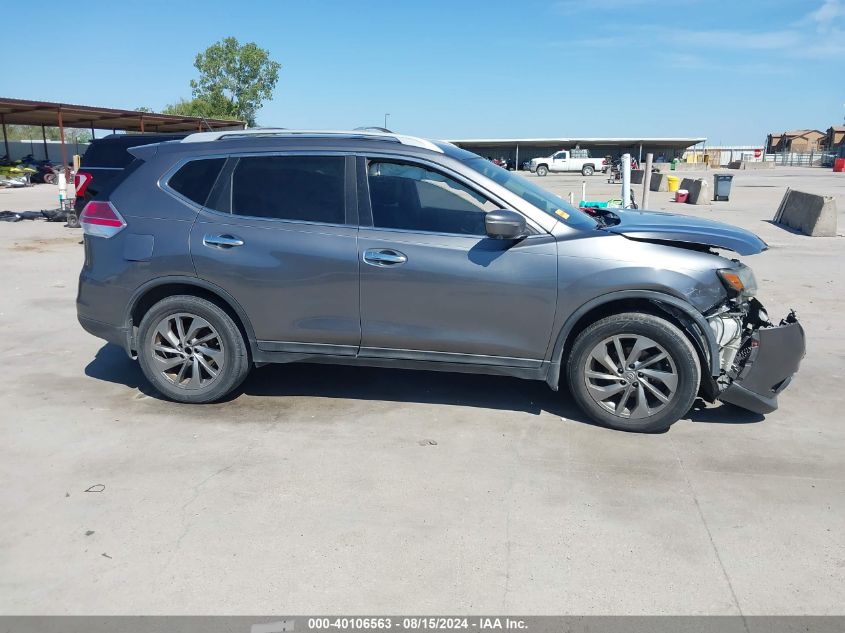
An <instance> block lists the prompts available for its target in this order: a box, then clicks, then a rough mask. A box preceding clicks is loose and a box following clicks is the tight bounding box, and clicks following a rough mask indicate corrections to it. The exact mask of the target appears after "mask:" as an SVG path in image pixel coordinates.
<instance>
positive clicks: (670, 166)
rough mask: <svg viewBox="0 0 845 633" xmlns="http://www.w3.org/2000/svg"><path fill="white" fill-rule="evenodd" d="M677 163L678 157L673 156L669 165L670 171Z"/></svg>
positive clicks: (673, 169)
mask: <svg viewBox="0 0 845 633" xmlns="http://www.w3.org/2000/svg"><path fill="white" fill-rule="evenodd" d="M677 164H678V159H677V158H673V159H672V163H671V164H670V165H669V169H671V170H672V171H675V165H677Z"/></svg>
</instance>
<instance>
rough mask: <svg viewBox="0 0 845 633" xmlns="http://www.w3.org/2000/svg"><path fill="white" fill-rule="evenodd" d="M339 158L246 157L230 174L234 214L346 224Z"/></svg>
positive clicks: (341, 169)
mask: <svg viewBox="0 0 845 633" xmlns="http://www.w3.org/2000/svg"><path fill="white" fill-rule="evenodd" d="M344 165H345V159H344V157H343V156H249V157H244V158H241V159H239V160H238V164H237V166H236V167H235V170H234V173H233V174H232V197H231V201H232V209H231V211H232V213H234V214H236V215H248V216H253V217H260V218H275V219H280V220H300V221H303V222H325V223H330V224H343V223H344V222H345V204H344V178H345V175H344V174H345V170H344Z"/></svg>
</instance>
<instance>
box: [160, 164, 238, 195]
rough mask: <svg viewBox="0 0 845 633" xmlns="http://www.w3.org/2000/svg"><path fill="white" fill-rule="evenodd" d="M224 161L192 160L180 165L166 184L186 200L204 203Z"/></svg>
mask: <svg viewBox="0 0 845 633" xmlns="http://www.w3.org/2000/svg"><path fill="white" fill-rule="evenodd" d="M225 162H226V159H225V158H205V159H198V160H192V161H190V162H187V163H185V164H184V165H182V166H181V167H180V168H179V171H177V172H176V173H175V174H173V175H172V176H171V177H170V180H168V181H167V185H168V186H169V187H170V188H171V189H173V190H174V191H176V192H178V193H181V194H182V195H183V196H185V197H186V198H188V200H192V201H193V202H196V203H197V204H199V205H204V204H205V201H206V200H207V199H208V194H209V193H210V192H211V188H212V187H213V186H214V182H215V181H216V180H217V176H218V174H219V173H220V170H221V169H222V168H223V163H225Z"/></svg>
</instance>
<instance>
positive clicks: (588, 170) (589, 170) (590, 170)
mask: <svg viewBox="0 0 845 633" xmlns="http://www.w3.org/2000/svg"><path fill="white" fill-rule="evenodd" d="M595 171H596V170H595V168H594V167H593V166H592V165H584V166H583V167H582V168H581V174H582V175H583V176H592V175H593V174H594V173H595Z"/></svg>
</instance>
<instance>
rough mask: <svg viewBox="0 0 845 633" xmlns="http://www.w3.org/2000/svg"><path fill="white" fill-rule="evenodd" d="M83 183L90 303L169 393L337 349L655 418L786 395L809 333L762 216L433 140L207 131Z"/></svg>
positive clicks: (624, 422) (84, 287)
mask: <svg viewBox="0 0 845 633" xmlns="http://www.w3.org/2000/svg"><path fill="white" fill-rule="evenodd" d="M129 151H130V152H131V153H132V154H133V155H134V156H135V160H134V162H132V163H131V164H130V165H129V167H128V168H127V169H126V170H125V171H124V172H123V173H122V174H121V175H120V177H119V178H117V179H115V181H113V182H112V183H110V186H109V187H107V188H105V189H103V190H101V191H100V192H99V193H98V195H97V196H96V198H95V199H94V200H92V201H91V202H89V203H88V205H87V206H86V208H85V209H84V211H83V213H82V216H81V218H80V221H81V223H82V226H83V227H84V230H85V264H84V266H83V269H82V272H81V274H80V278H79V294H78V298H77V310H78V315H79V321H80V323H81V324H82V326H83V327H84V328H85V329H86V330H87V331H88V332H90V333H92V334H94V335H95V336H99V337H101V338H103V339H106V340H107V341H110V342H112V343H115V344H117V345H120V346H121V347H123V348H124V349H125V350H126V352H127V353H128V354H129V356H130V357H132V358H137V359H138V361H139V362H140V364H141V368H142V369H143V372H144V375H145V376H146V377H147V379H148V380H149V382H150V383H151V384H152V385H153V386H154V387H155V389H156V390H157V391H159V392H160V393H161V394H162V395H164V396H165V397H167V398H170V399H172V400H176V401H180V402H192V403H205V402H211V401H214V400H218V399H220V398H222V397H223V396H225V395H226V394H228V393H229V392H231V391H232V390H233V389H235V388H236V387H238V385H239V384H240V383H241V382H242V381H243V380H244V378H245V377H246V375H247V374H248V372H249V370H250V368H251V367H252V366H253V365H263V364H266V363H288V362H321V363H348V364H357V365H371V366H389V367H399V368H405V369H427V370H441V371H458V372H476V373H488V374H501V375H507V376H516V377H519V378H528V379H533V380H543V381H545V382H546V383H547V384H548V385H549V387H551V388H552V389H554V390H557V389H558V386H559V384H560V382H561V380H562V378H561V374H563V376H564V377H565V380H566V381H567V382H568V385H569V391H570V392H571V394H572V396H573V397H574V398H575V400H576V401H577V402H578V404H579V405H580V406H581V408H582V409H583V410H584V412H585V413H586V414H587V415H588V416H589V417H590V418H592V419H593V420H595V421H596V422H598V423H600V424H603V425H606V426H610V427H613V428H617V429H624V430H629V431H659V430H663V429H666V428H668V427H669V426H670V425H671V424H672V423H673V422H675V421H676V420H678V419H679V418H680V417H681V416H683V415H685V414H686V413H687V412H688V411H689V409H690V407H691V406H692V404H693V401H694V399H695V397H696V395H700V396H701V397H703V398H704V399H706V400H708V401H713V400H716V399H720V400H723V401H726V402H730V403H733V404H735V405H738V406H740V407H744V408H746V409H750V410H752V411H755V412H758V413H767V412H770V411H773V410H774V409H775V408H776V407H777V395H778V394H779V393H780V392H781V391H782V390H783V389H784V388H786V386H787V385H788V384H789V382H790V380H791V379H792V375H793V374H794V373H795V372H796V371H797V369H798V364H799V362H800V360H801V358H802V357H803V355H804V332H803V330H802V328H801V326H800V325H799V324H798V322H797V320H796V319H795V316H794V314H790V315H789V316H787V317H786V318H785V319H783V320H781V321H780V322H779V323H778V324H773V323H771V322H770V321H769V318H768V316H767V315H766V312H765V311H764V309H763V307H762V306H761V305H760V303H759V302H758V301H757V299H756V298H755V294H756V291H757V286H756V282H755V279H754V275H753V274H752V272H751V270H750V269H749V268H747V267H746V266H745V265H743V264H741V263H740V262H739V261H738V260H736V259H727V258H726V257H724V256H722V255H719V254H717V253H716V252H714V249H726V250H731V251H735V252H737V253H739V254H740V255H751V254H754V253H759V252H761V251H763V250H765V249H766V244H765V243H764V242H763V241H761V240H760V239H759V238H758V237H757V236H755V235H753V234H752V233H749V232H748V231H744V230H742V229H738V228H734V227H731V226H728V225H725V224H720V223H717V222H711V221H707V220H700V219H697V218H690V217H683V216H677V215H672V214H665V213H651V212H640V211H628V210H625V211H621V210H620V211H617V212H607V211H605V212H601V213H600V214H597V215H590V214H588V213H586V212H584V211H581V210H579V209H575V208H572V207H571V206H569V205H568V204H567V203H566V202H565V201H564V200H562V199H561V198H559V197H558V196H555V195H553V194H551V193H549V192H548V191H546V190H544V189H542V188H540V187H538V186H536V185H534V184H533V183H531V182H529V181H527V180H525V179H523V178H521V177H519V176H517V175H515V174H514V173H512V172H508V171H505V170H503V169H501V168H499V167H497V166H496V165H493V164H492V163H490V162H489V161H487V160H484V159H483V158H481V157H479V156H476V155H475V154H471V153H469V152H466V151H464V150H461V149H459V148H457V147H455V146H453V145H450V144H448V143H439V142H432V141H428V140H424V139H419V138H414V137H408V136H402V135H397V134H392V133H386V132H382V133H380V132H361V131H353V132H305V131H298V132H297V131H289V130H267V129H264V130H250V131H239V132H208V133H198V134H193V135H191V136H188V137H186V138H185V139H183V140H181V141H169V142H161V143H156V144H151V145H144V146H139V147H133V148H131V149H130V150H129Z"/></svg>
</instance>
